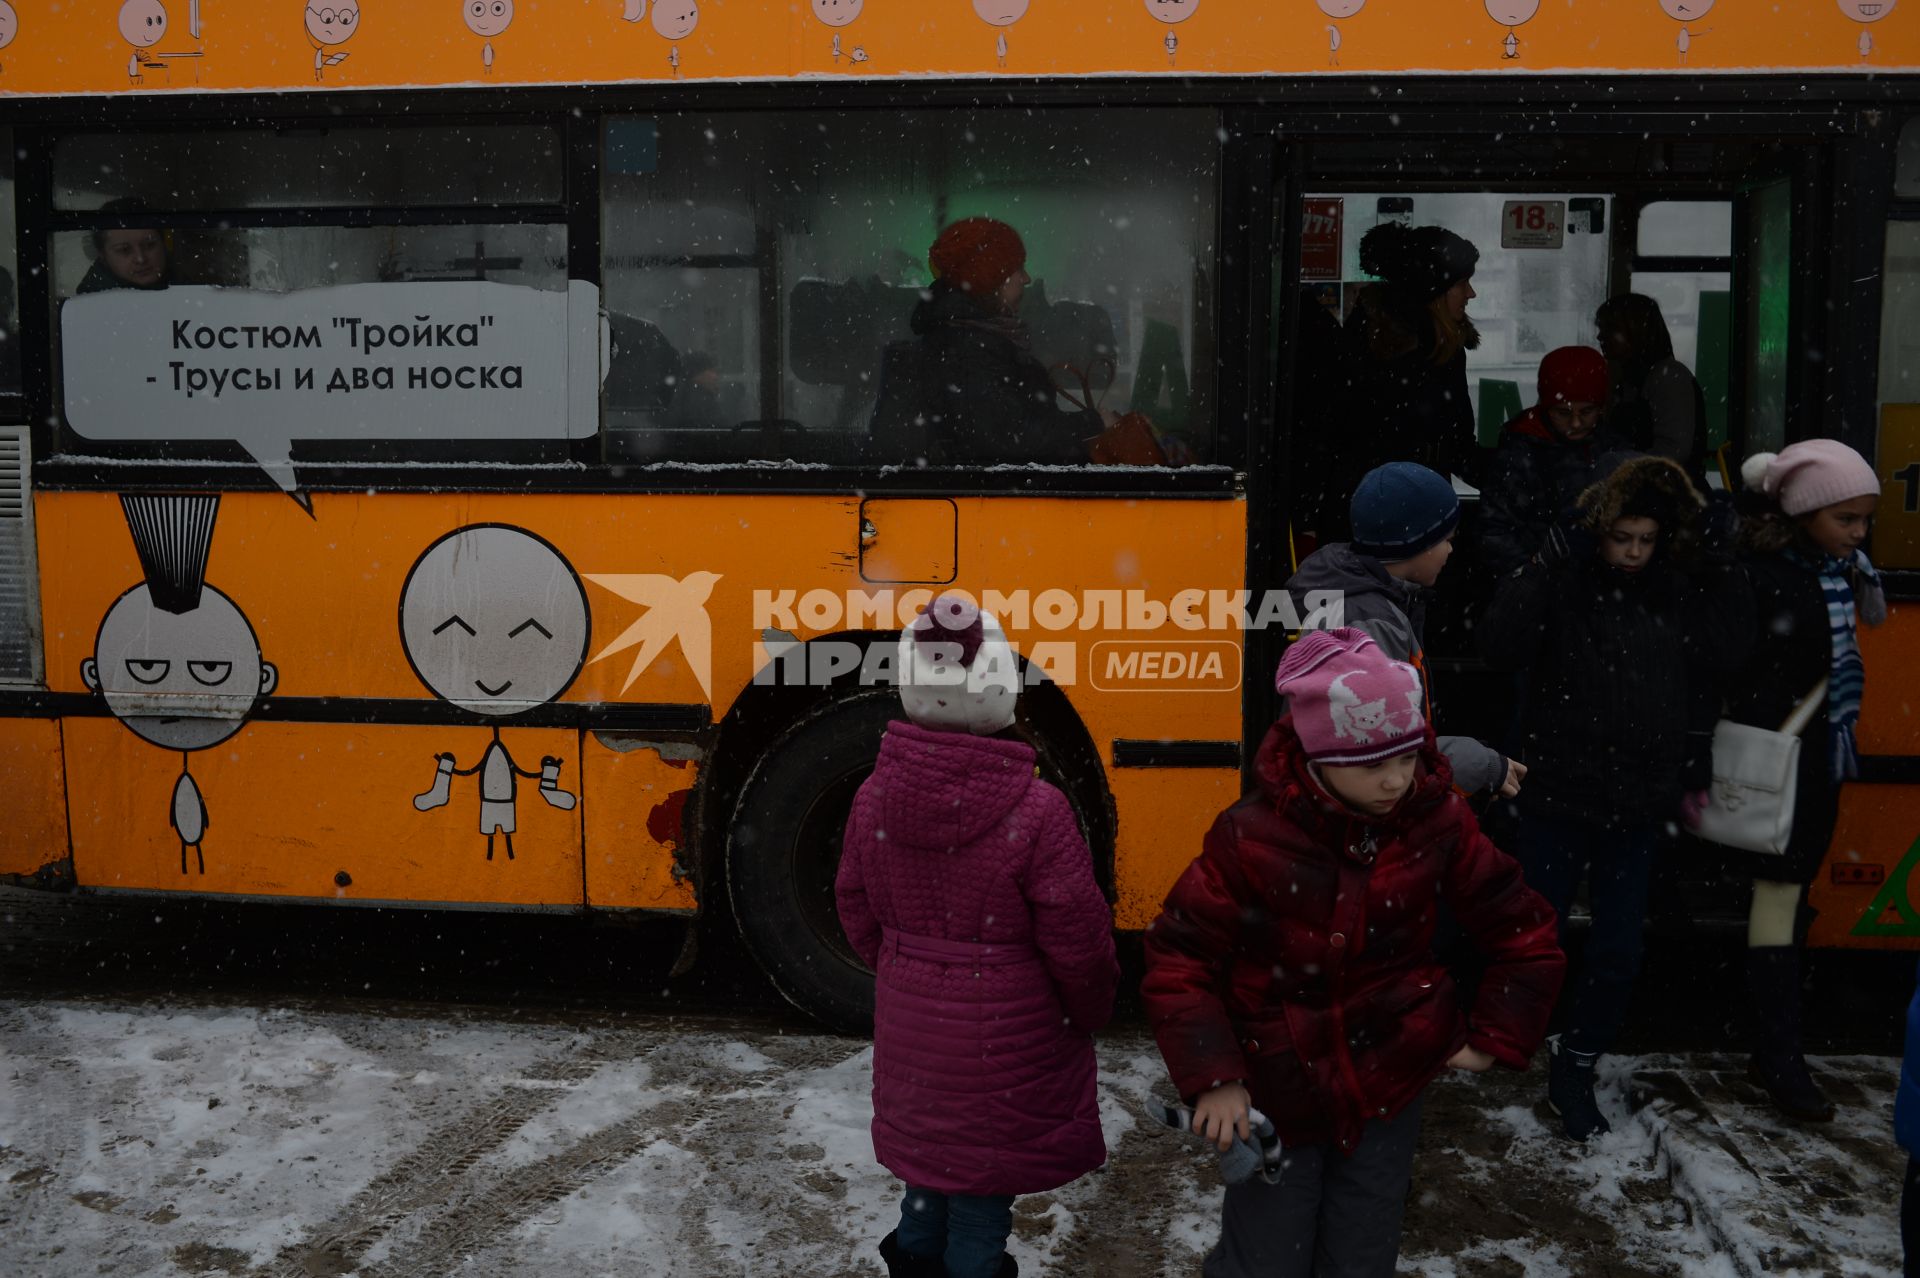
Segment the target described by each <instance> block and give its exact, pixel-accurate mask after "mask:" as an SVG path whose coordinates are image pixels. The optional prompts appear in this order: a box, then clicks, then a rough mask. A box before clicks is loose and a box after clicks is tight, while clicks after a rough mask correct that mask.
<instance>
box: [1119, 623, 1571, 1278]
mask: <svg viewBox="0 0 1920 1278" xmlns="http://www.w3.org/2000/svg"><path fill="white" fill-rule="evenodd" d="M1276 684H1277V686H1278V688H1279V690H1280V692H1281V693H1282V694H1283V695H1285V696H1286V698H1287V703H1288V706H1289V713H1288V714H1287V715H1286V716H1285V717H1283V718H1282V719H1281V720H1280V722H1279V723H1277V724H1275V725H1274V727H1273V730H1272V731H1271V732H1269V733H1268V734H1267V738H1266V740H1265V742H1264V743H1262V745H1261V747H1260V751H1259V757H1258V761H1257V764H1256V767H1257V769H1258V772H1259V775H1260V782H1261V784H1260V789H1259V790H1258V791H1257V792H1256V793H1254V794H1251V795H1248V796H1247V797H1246V798H1244V799H1242V800H1240V802H1238V803H1236V804H1235V805H1234V806H1232V807H1231V808H1228V809H1227V810H1226V811H1225V812H1223V813H1222V814H1221V815H1220V818H1219V819H1218V820H1217V821H1216V822H1215V823H1214V825H1213V828H1212V830H1210V831H1209V832H1208V833H1207V837H1206V843H1205V846H1204V848H1203V850H1202V851H1201V854H1200V856H1199V857H1198V858H1197V859H1196V860H1195V861H1194V862H1193V864H1192V865H1190V866H1188V867H1187V870H1186V872H1185V873H1184V874H1183V875H1181V877H1180V880H1179V882H1178V883H1176V884H1175V885H1174V888H1173V891H1172V892H1171V893H1170V894H1169V895H1168V897H1167V901H1166V906H1165V908H1164V909H1163V910H1162V912H1161V914H1160V917H1159V918H1158V919H1156V920H1155V921H1154V923H1153V926H1152V927H1151V928H1149V929H1148V932H1147V939H1146V957H1147V976H1146V980H1145V982H1144V983H1143V985H1142V987H1141V992H1142V996H1143V998H1144V1000H1145V1004H1146V1009H1147V1015H1148V1017H1149V1018H1150V1019H1151V1021H1152V1023H1153V1028H1154V1034H1155V1036H1156V1038H1157V1039H1158V1041H1159V1044H1160V1052H1161V1054H1162V1055H1163V1056H1164V1057H1165V1058H1166V1061H1167V1068H1168V1071H1169V1073H1171V1075H1172V1076H1173V1081H1174V1084H1175V1085H1176V1086H1177V1087H1178V1088H1179V1090H1180V1093H1181V1095H1182V1096H1184V1097H1186V1098H1188V1099H1190V1100H1193V1101H1194V1125H1195V1128H1196V1129H1197V1130H1199V1131H1201V1132H1202V1133H1203V1134H1204V1135H1206V1136H1208V1137H1209V1138H1211V1139H1213V1140H1214V1141H1215V1142H1216V1143H1217V1144H1218V1145H1219V1146H1220V1148H1221V1149H1223V1150H1224V1149H1226V1148H1227V1147H1228V1145H1229V1144H1230V1143H1231V1141H1232V1139H1233V1137H1234V1135H1235V1134H1236V1133H1237V1134H1238V1135H1239V1136H1241V1137H1242V1138H1243V1139H1244V1138H1245V1137H1246V1136H1247V1134H1248V1130H1249V1128H1248V1116H1247V1110H1248V1106H1249V1105H1253V1106H1257V1107H1258V1108H1259V1109H1260V1110H1261V1111H1262V1112H1263V1113H1265V1114H1266V1116H1267V1117H1268V1118H1269V1119H1270V1120H1272V1122H1273V1124H1274V1127H1275V1128H1276V1129H1277V1131H1278V1133H1279V1136H1280V1139H1281V1141H1282V1142H1283V1144H1284V1145H1285V1146H1286V1148H1287V1151H1288V1159H1287V1164H1286V1169H1285V1171H1284V1172H1283V1173H1282V1176H1281V1180H1280V1182H1279V1183H1278V1184H1267V1183H1266V1182H1264V1181H1262V1180H1258V1179H1256V1180H1254V1181H1251V1182H1249V1183H1247V1184H1241V1185H1235V1186H1232V1187H1230V1188H1229V1189H1228V1190H1227V1196H1226V1205H1225V1210H1224V1214H1223V1216H1222V1220H1221V1236H1220V1241H1219V1243H1218V1245H1216V1246H1215V1247H1214V1249H1213V1251H1212V1252H1211V1253H1210V1254H1209V1255H1208V1257H1207V1261H1206V1266H1205V1270H1204V1272H1205V1274H1206V1276H1207V1278H1253V1276H1254V1275H1259V1276H1260V1278H1295V1276H1298V1278H1306V1276H1307V1275H1309V1274H1314V1273H1321V1274H1327V1273H1338V1274H1341V1275H1351V1276H1354V1278H1372V1276H1375V1275H1377V1276H1378V1278H1388V1276H1389V1275H1391V1274H1392V1273H1393V1272H1394V1263H1395V1259H1396V1257H1397V1256H1398V1253H1399V1246H1400V1218H1401V1213H1402V1211H1403V1209H1404V1207H1405V1204H1406V1197H1407V1186H1408V1183H1409V1180H1410V1179H1411V1176H1412V1165H1413V1146H1414V1140H1415V1137H1416V1136H1417V1134H1418V1129H1419V1102H1420V1095H1421V1093H1422V1092H1423V1091H1424V1090H1425V1088H1426V1086H1427V1084H1428V1083H1429V1082H1431V1081H1432V1080H1433V1079H1434V1077H1435V1076H1436V1075H1438V1074H1439V1073H1440V1072H1441V1071H1442V1070H1445V1069H1449V1068H1452V1069H1465V1070H1472V1071H1475V1072H1478V1071H1482V1070H1485V1069H1488V1068H1490V1067H1491V1066H1492V1065H1493V1064H1494V1063H1495V1062H1496V1061H1498V1062H1499V1063H1501V1064H1504V1065H1508V1066H1511V1067H1512V1068H1514V1069H1523V1068H1525V1067H1526V1064H1527V1062H1528V1060H1529V1059H1530V1058H1531V1057H1532V1055H1533V1052H1534V1050H1535V1049H1536V1048H1537V1047H1538V1046H1539V1043H1540V1037H1541V1035H1542V1034H1543V1033H1545V1030H1546V1019H1547V1015H1548V1013H1549V1012H1550V1010H1551V1008H1552V1005H1553V1000H1554V996H1555V995H1556V994H1557V993H1558V992H1559V989H1560V980H1561V975H1562V967H1563V965H1564V959H1563V958H1562V956H1561V954H1560V949H1559V946H1558V945H1557V944H1556V943H1555V940H1554V918H1553V910H1552V907H1550V906H1549V905H1548V904H1547V903H1546V902H1545V901H1543V900H1541V899H1540V897H1539V896H1538V895H1537V894H1536V893H1535V892H1533V891H1532V890H1531V889H1529V888H1528V887H1527V886H1526V883H1525V882H1524V881H1523V879H1522V877H1521V874H1520V869H1519V867H1518V866H1517V865H1515V864H1514V863H1513V861H1511V860H1510V859H1509V858H1508V857H1507V856H1506V855H1505V854H1504V853H1502V852H1500V851H1499V850H1498V849H1496V848H1495V847H1494V846H1493V844H1491V843H1490V842H1488V841H1487V839H1486V836H1484V835H1483V834H1481V833H1480V828H1479V826H1478V825H1477V824H1476V823H1475V822H1474V818H1473V813H1472V812H1471V810H1470V809H1469V808H1468V807H1467V804H1466V801H1465V800H1464V799H1462V798H1461V797H1460V796H1459V795H1457V794H1455V793H1454V791H1453V787H1452V774H1451V771H1450V769H1449V768H1448V766H1447V762H1446V760H1445V758H1444V757H1443V756H1442V755H1441V754H1440V752H1439V751H1438V750H1437V749H1436V748H1435V747H1434V743H1433V737H1432V735H1431V734H1430V733H1429V732H1428V730H1427V725H1426V722H1425V719H1424V718H1423V716H1422V713H1421V701H1422V694H1421V689H1420V679H1419V675H1418V674H1417V672H1415V671H1414V669H1413V668H1412V667H1411V666H1408V665H1406V664H1404V663H1402V662H1397V661H1391V660H1388V659H1387V658H1386V657H1385V655H1384V654H1383V653H1381V651H1380V649H1379V648H1378V647H1377V646H1376V645H1375V644H1374V642H1373V641H1372V640H1371V639H1369V638H1368V637H1367V636H1366V635H1364V634H1362V633H1360V632H1359V631H1356V630H1349V629H1340V630H1333V631H1314V632H1312V633H1309V634H1308V635H1306V636H1305V637H1304V638H1302V639H1301V640H1300V641H1299V642H1298V643H1296V644H1294V645H1293V647H1292V648H1290V649H1288V651H1287V655H1286V657H1285V659H1284V660H1283V661H1282V662H1281V663H1280V670H1279V673H1278V677H1277V679H1276ZM1443 900H1444V901H1445V902H1446V903H1447V905H1448V906H1450V907H1451V909H1452V910H1453V912H1454V914H1455V916H1456V918H1457V919H1458V921H1459V923H1460V925H1461V926H1462V928H1463V929H1464V930H1465V931H1466V933H1467V934H1468V935H1469V936H1471V937H1472V938H1473V940H1474V942H1475V943H1476V944H1477V945H1478V946H1479V948H1480V949H1481V950H1482V952H1483V953H1484V954H1485V955H1486V957H1487V959H1488V962H1489V967H1488V971H1487V975H1486V978H1485V979H1484V980H1483V981H1482V982H1481V984H1480V989H1479V994H1478V996H1477V997H1476V999H1475V1001H1474V1004H1473V1006H1472V1008H1471V1009H1468V1008H1463V1007H1462V1006H1461V1005H1460V1002H1459V998H1458V995H1457V994H1456V991H1455V988H1454V984H1453V981H1452V979H1451V978H1450V977H1449V976H1448V974H1447V971H1446V968H1445V967H1444V966H1443V965H1442V964H1441V962H1440V960H1439V959H1438V958H1437V957H1436V956H1435V954H1434V951H1433V932H1434V917H1435V914H1436V911H1437V909H1438V906H1439V904H1440V903H1441V902H1442V901H1443Z"/></svg>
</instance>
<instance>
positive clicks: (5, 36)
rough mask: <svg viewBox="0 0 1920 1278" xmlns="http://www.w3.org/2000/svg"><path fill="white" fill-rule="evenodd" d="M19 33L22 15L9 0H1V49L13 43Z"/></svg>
mask: <svg viewBox="0 0 1920 1278" xmlns="http://www.w3.org/2000/svg"><path fill="white" fill-rule="evenodd" d="M19 34H20V15H19V14H17V13H15V12H14V11H13V6H12V5H10V4H8V3H7V0H0V49H4V48H6V47H7V46H8V45H10V44H12V43H13V38H14V37H15V36H17V35H19Z"/></svg>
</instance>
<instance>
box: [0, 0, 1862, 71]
mask: <svg viewBox="0 0 1920 1278" xmlns="http://www.w3.org/2000/svg"><path fill="white" fill-rule="evenodd" d="M456 2H457V3H458V4H459V7H460V16H461V20H462V21H463V22H464V23H465V24H466V26H467V29H468V30H469V31H471V32H473V34H474V35H476V36H478V37H480V39H481V41H482V45H481V54H480V57H481V65H482V66H483V68H484V69H485V70H486V72H487V73H488V74H491V73H492V71H493V64H494V50H493V41H494V39H495V37H497V36H500V35H502V34H503V33H504V32H505V31H506V30H507V28H508V27H509V26H511V25H512V23H513V17H514V0H456ZM1836 2H1837V4H1838V5H1839V8H1840V12H1841V13H1843V14H1845V15H1846V16H1847V17H1849V18H1851V19H1853V20H1854V21H1856V22H1860V23H1874V22H1878V21H1879V20H1880V19H1882V18H1884V17H1886V16H1887V15H1888V14H1889V13H1891V12H1892V11H1893V9H1894V7H1895V6H1896V5H1897V4H1898V2H1899V0H1836ZM620 3H621V4H622V9H623V11H622V16H623V17H624V18H625V19H626V20H627V21H628V22H639V21H641V20H642V19H643V18H646V17H647V16H648V14H649V11H651V15H652V25H653V29H654V31H656V32H657V33H658V34H659V35H660V36H661V37H662V38H664V39H666V40H669V41H678V40H683V39H685V38H686V37H687V36H689V35H691V34H693V31H694V28H695V27H696V26H698V25H699V21H700V6H699V0H651V4H650V3H649V0H620ZM809 3H810V5H811V8H812V10H813V14H814V16H815V17H816V18H818V19H819V20H820V21H821V22H822V23H824V24H825V25H827V26H829V27H833V28H840V27H845V26H847V25H849V24H850V23H852V22H853V21H855V20H856V19H857V18H859V16H860V14H861V13H862V11H863V10H864V9H865V6H866V0H809ZM1144 3H1145V5H1146V8H1147V12H1148V13H1150V14H1152V15H1153V16H1154V17H1155V18H1157V19H1158V20H1159V21H1161V22H1163V23H1166V24H1167V26H1168V27H1169V28H1172V27H1173V26H1177V25H1178V24H1180V23H1182V22H1185V21H1186V20H1187V19H1188V18H1190V17H1192V16H1193V14H1194V13H1195V11H1197V10H1198V9H1199V7H1200V0H1144ZM1315 3H1316V4H1317V5H1318V6H1319V8H1320V10H1321V12H1322V13H1324V14H1326V15H1327V16H1328V17H1330V18H1351V17H1353V16H1355V15H1356V14H1358V13H1359V12H1360V11H1361V10H1362V9H1364V8H1365V7H1366V4H1367V0H1315ZM1485 3H1486V9H1487V15H1488V16H1489V17H1491V18H1492V19H1493V20H1494V21H1495V22H1498V23H1500V24H1501V25H1503V26H1505V27H1506V28H1507V36H1506V39H1505V40H1504V41H1503V43H1502V48H1503V53H1502V56H1503V57H1505V58H1516V57H1518V56H1519V37H1518V36H1517V35H1516V33H1515V31H1514V28H1516V27H1521V26H1524V25H1526V24H1527V23H1528V22H1530V21H1532V20H1533V18H1534V17H1535V16H1536V15H1537V14H1538V13H1539V12H1540V0H1485ZM1658 3H1659V6H1660V9H1661V11H1662V12H1663V13H1665V14H1666V15H1667V16H1668V17H1670V18H1672V19H1673V20H1675V21H1676V22H1679V23H1682V24H1683V25H1682V26H1681V28H1680V31H1679V33H1678V35H1677V37H1676V45H1677V48H1678V50H1679V53H1680V60H1681V62H1683V63H1684V62H1685V61H1686V57H1687V53H1688V51H1689V49H1690V48H1691V46H1692V42H1693V40H1694V39H1695V38H1697V37H1699V36H1702V35H1706V34H1708V33H1709V32H1710V31H1711V28H1708V29H1707V30H1702V31H1695V30H1693V29H1692V27H1691V26H1690V25H1687V24H1691V23H1693V22H1696V21H1698V20H1700V19H1702V18H1704V17H1706V15H1707V14H1708V12H1709V11H1711V10H1712V9H1713V7H1714V3H1715V0H1658ZM972 4H973V9H974V12H975V13H976V14H977V15H979V17H980V18H981V20H982V21H984V22H986V23H988V24H989V25H991V26H995V27H1010V26H1012V25H1013V24H1014V23H1016V22H1018V21H1019V20H1020V19H1021V18H1023V17H1025V16H1026V14H1027V10H1028V8H1029V7H1030V5H1031V0H972ZM360 7H361V0H312V2H311V3H305V4H304V11H305V13H304V16H305V25H306V35H307V40H308V42H309V43H310V44H312V45H313V49H314V55H313V68H314V78H315V79H316V80H322V79H324V78H325V74H326V69H327V68H328V67H331V66H337V65H339V64H340V63H342V62H344V61H346V59H347V56H348V55H347V51H346V50H345V49H344V48H343V47H342V46H344V45H345V44H346V43H347V41H348V40H350V39H351V38H352V37H353V34H354V32H355V31H356V30H358V28H359V23H360ZM118 25H119V30H120V34H121V37H122V38H123V39H125V40H126V42H127V44H128V45H130V46H131V48H132V51H133V52H132V56H131V57H130V58H129V60H128V63H127V75H128V79H129V81H130V82H131V83H134V84H141V83H144V82H145V73H146V72H149V71H155V70H166V69H167V68H168V65H169V64H168V63H167V62H166V61H163V59H173V58H198V57H199V56H200V52H199V51H198V50H191V51H178V52H171V53H158V54H156V53H154V52H153V48H154V46H155V45H157V44H159V43H160V41H161V39H162V38H163V37H164V36H165V35H166V33H167V8H166V4H165V3H164V2H163V0H125V3H123V4H122V5H121V6H120V12H119V16H118ZM19 29H20V20H19V16H18V14H17V13H16V12H15V10H14V7H13V5H12V4H11V3H10V2H9V0H0V49H5V48H6V47H7V46H8V45H10V44H12V43H13V40H14V37H15V36H16V35H17V34H18V32H19ZM1327 32H1328V52H1329V61H1330V63H1332V64H1333V65H1338V64H1339V52H1340V44H1341V34H1340V29H1339V28H1338V27H1329V28H1328V29H1327ZM193 34H194V36H195V38H196V39H197V38H198V36H199V34H200V33H199V32H198V31H197V30H196V31H195V32H194V33H193ZM1006 43H1007V39H1006V35H1005V33H1004V32H1003V33H1002V34H1001V35H1000V36H999V37H998V38H997V45H996V48H997V52H998V55H999V58H1000V61H1001V64H1002V65H1004V64H1005V62H1006ZM1165 46H1166V49H1167V56H1168V60H1169V61H1170V62H1171V61H1172V59H1173V56H1174V54H1175V52H1176V51H1177V49H1178V47H1179V40H1178V38H1177V37H1176V36H1175V35H1174V33H1173V32H1172V31H1171V29H1170V30H1169V31H1168V33H1167V36H1166V40H1165ZM1859 48H1860V56H1861V57H1863V58H1864V57H1867V56H1869V55H1871V54H1872V52H1873V36H1872V35H1871V34H1870V33H1868V32H1866V31H1862V32H1861V33H1860V44H1859ZM841 56H842V49H841V45H840V36H839V34H838V33H837V32H836V34H835V35H834V37H833V57H834V59H835V60H836V61H838V60H839V58H840V57H841ZM848 56H849V57H850V58H851V60H852V61H853V62H855V63H861V62H865V61H867V54H866V51H865V49H864V48H861V47H856V48H855V49H854V50H853V51H852V52H851V53H850V54H848ZM668 62H669V64H670V65H671V66H672V67H673V69H674V71H675V73H676V74H678V71H679V67H680V57H679V49H678V48H677V47H675V48H674V49H672V50H670V51H669V54H668Z"/></svg>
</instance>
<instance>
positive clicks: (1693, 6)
mask: <svg viewBox="0 0 1920 1278" xmlns="http://www.w3.org/2000/svg"><path fill="white" fill-rule="evenodd" d="M1711 8H1713V0H1660V12H1662V13H1664V14H1666V15H1667V16H1668V17H1669V18H1672V19H1673V20H1674V21H1675V22H1678V23H1680V24H1681V26H1680V35H1679V36H1678V38H1676V39H1675V40H1674V47H1675V48H1677V49H1679V50H1680V65H1681V66H1683V67H1684V66H1685V65H1687V53H1688V52H1689V51H1690V50H1691V49H1692V48H1693V42H1694V41H1695V40H1697V39H1699V38H1700V37H1701V36H1703V35H1707V34H1708V33H1710V32H1711V31H1712V30H1713V28H1712V27H1708V28H1707V29H1706V30H1705V31H1695V30H1693V29H1692V28H1691V27H1689V26H1687V25H1686V24H1687V23H1689V22H1692V21H1694V20H1695V19H1697V18H1704V17H1706V16H1707V11H1708V10H1709V9H1711Z"/></svg>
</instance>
